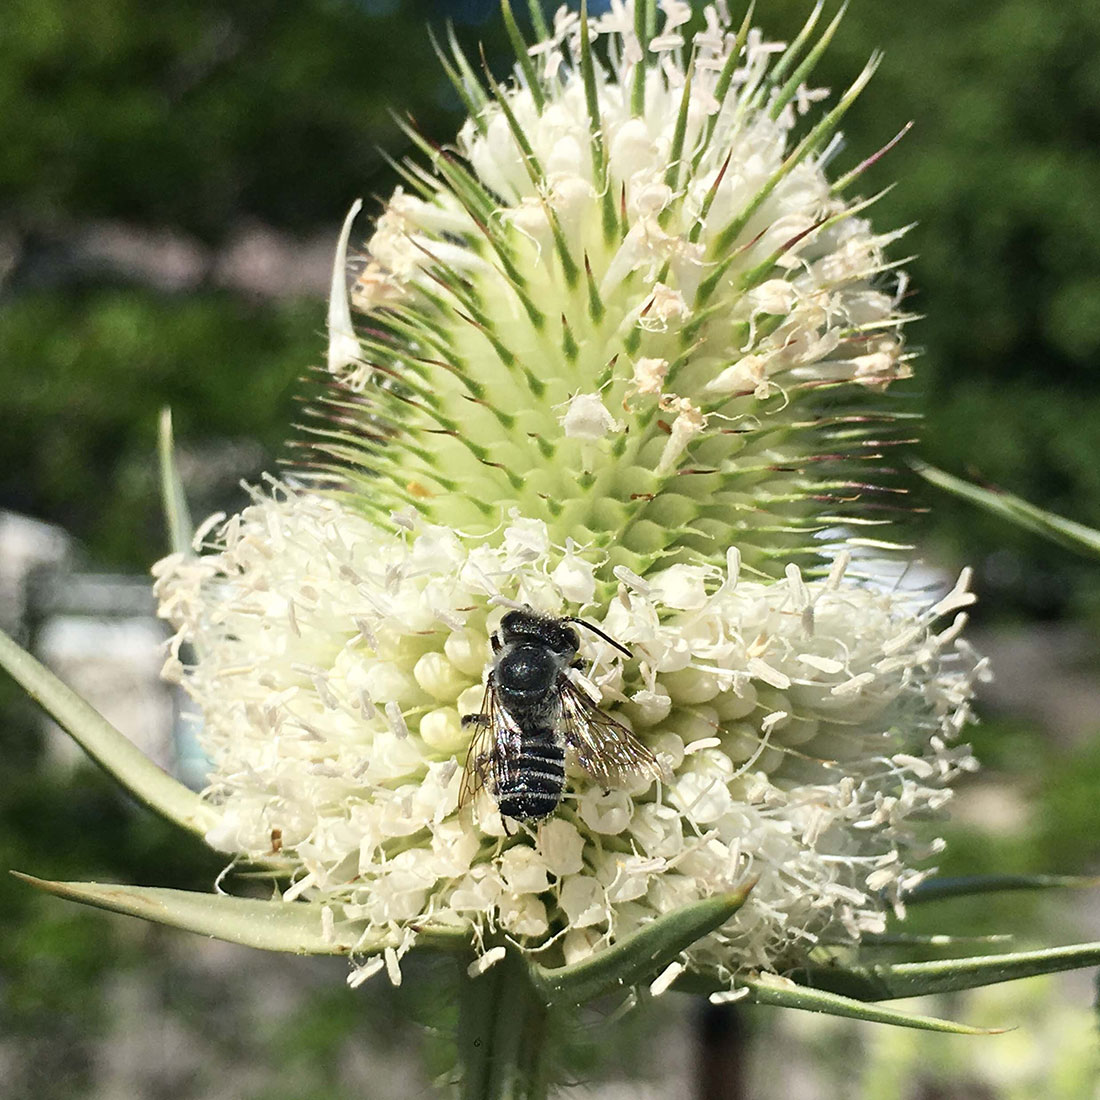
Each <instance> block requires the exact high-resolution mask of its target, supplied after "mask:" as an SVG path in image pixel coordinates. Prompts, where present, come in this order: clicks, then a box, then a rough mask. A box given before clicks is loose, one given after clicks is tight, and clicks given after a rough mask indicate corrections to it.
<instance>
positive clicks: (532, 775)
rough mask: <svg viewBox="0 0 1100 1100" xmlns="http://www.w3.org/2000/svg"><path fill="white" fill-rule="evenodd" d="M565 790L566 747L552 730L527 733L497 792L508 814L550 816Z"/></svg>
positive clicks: (526, 818) (524, 818)
mask: <svg viewBox="0 0 1100 1100" xmlns="http://www.w3.org/2000/svg"><path fill="white" fill-rule="evenodd" d="M564 789H565V749H564V747H563V746H562V744H561V742H560V740H559V739H558V738H557V737H556V736H555V735H554V732H553V731H552V730H549V729H536V730H532V731H531V732H529V733H524V734H523V736H522V737H521V738H520V743H519V749H518V751H517V752H516V755H515V756H514V757H513V758H512V759H511V760H510V761H509V767H508V769H507V772H506V774H505V775H504V777H503V778H502V779H501V782H500V784H499V785H498V787H497V790H496V791H495V794H496V800H497V806H498V807H499V809H500V812H501V813H502V814H503V815H504V816H505V817H512V818H515V819H516V820H518V821H538V820H539V819H541V818H544V817H549V816H550V814H552V813H553V812H554V811H555V810H556V809H557V808H558V803H559V802H561V796H562V791H563V790H564Z"/></svg>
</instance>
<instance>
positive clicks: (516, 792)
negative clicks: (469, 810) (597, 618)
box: [459, 608, 661, 821]
mask: <svg viewBox="0 0 1100 1100" xmlns="http://www.w3.org/2000/svg"><path fill="white" fill-rule="evenodd" d="M570 622H574V623H580V625H581V626H584V627H587V629H589V630H591V631H593V632H594V633H596V634H599V636H600V637H601V638H603V639H604V640H605V641H607V642H610V643H611V645H613V646H615V648H616V649H618V650H621V651H622V652H623V653H625V654H626V655H627V656H628V657H629V656H630V651H629V650H628V649H626V648H625V647H624V646H622V645H620V644H619V643H618V642H616V641H615V640H614V639H613V638H609V637H608V636H607V635H606V634H604V632H603V631H602V630H599V629H597V628H596V627H594V626H591V625H590V624H588V623H585V622H583V621H582V620H580V619H575V618H572V617H567V618H561V619H555V618H551V617H550V616H548V615H540V614H538V613H537V612H535V611H533V610H531V609H530V608H525V609H524V610H522V611H509V612H508V614H507V615H505V616H504V618H503V619H502V620H501V623H500V629H499V631H497V633H496V634H494V635H493V637H492V639H491V642H492V646H493V665H492V668H491V669H490V670H489V675H488V677H487V678H486V684H485V701H484V702H483V703H482V706H481V713H480V714H468V715H466V716H465V717H464V718H463V719H462V724H463V725H464V726H466V725H473V726H476V727H477V732H476V733H475V734H474V739H473V741H472V742H471V743H470V751H469V753H468V754H467V757H466V770H465V771H464V773H463V776H462V787H461V790H460V792H459V805H460V806H463V805H465V804H466V803H467V802H469V801H470V800H471V799H473V798H474V796H475V795H476V794H477V793H478V791H480V790H481V789H482V787H485V786H488V788H489V791H490V793H491V794H492V796H493V797H494V798H495V799H496V803H497V806H498V808H499V809H500V812H501V814H503V815H504V816H505V817H511V818H515V819H516V820H518V821H540V820H542V819H543V818H545V817H549V816H550V815H551V814H552V813H553V812H554V811H555V810H556V809H557V808H558V804H559V803H560V802H561V799H562V793H563V792H564V790H565V750H566V748H570V749H572V750H573V752H574V754H575V755H576V759H577V763H578V764H579V765H580V766H581V767H582V768H583V769H584V770H585V771H586V772H587V773H588V774H589V775H590V776H592V778H593V779H595V780H596V782H597V783H599V784H601V785H602V786H604V787H613V786H617V785H619V784H621V783H622V782H624V781H626V780H628V779H630V778H632V777H635V776H648V777H650V778H651V779H658V778H660V776H661V768H660V765H659V764H658V763H657V759H656V757H654V755H653V753H651V752H650V751H649V749H647V748H646V747H645V745H643V744H642V743H641V742H640V741H639V740H638V739H637V738H636V737H635V736H634V734H632V733H631V732H630V730H628V729H627V728H626V727H625V726H623V725H621V724H620V723H618V722H616V721H615V719H614V718H612V717H611V716H610V715H608V714H605V713H604V712H603V711H602V710H600V708H599V707H597V706H596V705H595V704H594V703H593V702H592V701H591V700H590V699H589V698H588V696H587V695H585V694H584V692H583V691H582V690H581V689H580V688H578V687H577V686H576V685H575V684H574V683H573V681H572V680H571V679H570V678H569V675H568V670H569V669H571V668H579V667H581V661H580V660H579V659H578V657H577V650H578V648H579V647H580V641H579V639H578V638H577V632H576V631H575V630H573V629H572V627H569V626H567V625H566V624H567V623H570Z"/></svg>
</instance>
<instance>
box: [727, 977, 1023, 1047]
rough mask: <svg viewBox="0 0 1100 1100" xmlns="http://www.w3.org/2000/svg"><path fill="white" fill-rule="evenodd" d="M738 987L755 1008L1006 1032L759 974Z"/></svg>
mask: <svg viewBox="0 0 1100 1100" xmlns="http://www.w3.org/2000/svg"><path fill="white" fill-rule="evenodd" d="M741 984H742V985H744V986H746V987H748V990H749V995H748V997H747V998H746V1000H748V1001H750V1002H752V1003H754V1004H761V1005H775V1006H777V1007H779V1008H799V1009H802V1010H803V1011H805V1012H823V1013H825V1014H826V1015H829V1016H847V1017H849V1018H850V1019H853V1020H866V1021H867V1022H868V1023H876V1024H894V1025H895V1026H896V1027H913V1028H919V1029H920V1030H922V1031H948V1032H953V1033H954V1034H956V1035H999V1034H1001V1033H1002V1032H1004V1031H1005V1030H1007V1029H1006V1028H983V1027H972V1026H970V1025H969V1024H959V1023H955V1022H954V1021H953V1020H941V1019H938V1018H936V1017H934V1016H918V1015H916V1014H915V1013H912V1012H905V1011H904V1010H902V1009H899V1008H889V1007H887V1006H885V1005H869V1004H865V1003H864V1002H863V1001H857V1000H853V999H852V998H851V997H843V996H841V995H840V994H838V993H830V992H827V991H826V990H823V989H807V988H806V987H805V986H801V985H794V984H793V983H791V982H789V981H786V980H785V979H783V978H780V977H777V976H775V975H769V974H761V975H760V977H759V978H752V979H748V980H743V981H742V983H741Z"/></svg>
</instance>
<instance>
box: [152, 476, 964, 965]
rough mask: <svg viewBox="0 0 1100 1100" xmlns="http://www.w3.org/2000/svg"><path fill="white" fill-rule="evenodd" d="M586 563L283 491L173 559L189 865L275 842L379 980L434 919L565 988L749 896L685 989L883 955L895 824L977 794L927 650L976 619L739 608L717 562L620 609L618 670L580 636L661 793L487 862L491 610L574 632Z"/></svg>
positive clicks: (906, 851) (498, 842) (596, 793)
mask: <svg viewBox="0 0 1100 1100" xmlns="http://www.w3.org/2000/svg"><path fill="white" fill-rule="evenodd" d="M582 560H584V559H583V558H582V555H581V553H580V551H578V549H577V547H575V546H572V545H571V546H570V547H568V548H564V547H563V548H558V547H555V546H553V545H552V544H551V543H550V541H549V539H548V536H547V532H546V529H545V526H544V525H543V524H542V523H541V521H538V520H531V519H525V518H523V517H516V518H515V519H514V520H513V521H512V522H511V525H510V526H509V527H508V528H507V529H506V530H505V531H504V532H502V533H501V535H499V536H498V537H496V538H490V537H480V536H478V537H472V538H471V537H460V536H457V535H455V534H454V533H453V532H451V531H450V530H447V529H442V528H438V527H433V526H430V525H426V524H423V523H419V522H418V523H416V524H414V525H413V529H408V528H405V527H402V528H401V529H399V530H398V531H397V532H396V533H391V532H387V531H383V530H381V529H379V528H378V527H376V526H375V525H373V524H372V523H371V522H370V521H369V520H367V519H365V518H363V517H361V516H359V515H357V514H356V513H355V512H354V511H352V510H350V509H349V508H348V507H347V506H346V505H344V504H342V503H341V502H340V501H338V500H336V499H332V498H329V497H326V496H322V495H318V494H316V493H312V492H300V491H296V490H293V489H291V488H288V487H285V486H283V487H279V488H278V489H277V490H276V491H275V492H274V493H273V494H272V495H270V496H263V495H260V494H257V496H256V499H255V501H254V503H253V504H252V505H251V506H250V507H248V508H246V509H245V511H244V512H243V513H242V514H241V515H239V516H236V517H234V518H233V519H231V520H230V521H228V522H227V523H225V524H224V525H223V526H222V528H221V530H220V532H219V533H218V535H217V539H216V542H215V543H214V546H213V552H211V553H207V554H206V555H205V556H203V557H200V558H198V559H194V558H187V557H183V556H179V555H176V556H173V557H170V558H167V559H165V560H164V561H163V562H162V563H160V565H159V566H158V569H157V574H158V582H157V591H158V595H159V597H160V601H161V609H162V613H163V614H164V615H165V616H167V617H170V618H171V619H172V620H173V621H174V623H175V624H176V626H177V628H178V634H177V636H176V643H175V645H174V646H173V657H172V660H173V661H175V660H176V659H177V655H178V653H179V652H180V645H181V644H182V643H183V642H185V641H186V642H188V643H190V644H191V645H192V646H193V651H194V652H195V653H196V654H197V655H198V656H197V658H196V659H195V661H194V663H193V665H191V666H190V667H189V668H187V669H186V671H185V675H184V684H185V687H186V688H187V690H188V691H189V692H190V693H191V695H192V696H193V697H194V699H195V701H196V702H197V704H198V706H199V709H200V710H201V713H202V717H203V723H202V727H201V736H202V739H203V744H204V746H205V748H206V750H207V752H208V753H209V755H210V757H211V759H212V761H213V767H214V770H213V774H212V777H211V782H210V787H209V790H208V791H207V792H206V797H207V798H208V799H209V801H210V802H211V803H212V804H213V805H214V806H216V807H217V808H218V810H219V812H220V814H221V822H220V824H219V825H218V826H217V827H216V828H215V829H214V830H213V831H212V832H211V833H210V835H209V837H208V839H209V841H210V842H211V843H212V844H214V845H215V846H216V847H218V848H219V849H222V850H224V851H227V852H231V853H234V854H243V855H245V856H248V857H251V858H254V859H256V860H261V861H262V860H265V859H270V858H271V857H272V855H273V850H272V846H273V839H272V838H273V837H274V836H278V837H280V844H281V853H280V858H282V859H284V860H288V861H289V866H290V868H291V869H292V871H293V874H292V879H291V882H290V883H289V885H288V886H287V888H286V890H285V892H284V897H288V898H289V897H297V898H300V899H303V900H304V901H306V902H309V903H312V904H316V905H322V906H325V907H326V908H327V909H328V910H329V911H331V912H332V913H334V914H335V918H336V919H337V920H339V921H351V922H352V923H353V924H358V925H359V926H360V927H361V928H362V930H363V932H364V933H369V932H370V931H372V930H374V929H377V928H378V927H380V926H385V927H389V928H399V929H403V930H404V932H405V935H406V938H405V940H404V941H403V942H404V944H405V946H404V948H403V949H402V951H398V952H397V955H396V956H395V959H394V960H392V962H393V966H396V958H397V957H399V955H400V954H401V953H402V952H403V950H406V949H407V948H408V946H411V945H412V944H414V943H415V941H416V935H417V932H416V930H417V928H418V927H419V926H420V925H422V924H423V923H424V922H425V921H426V920H428V919H432V918H434V919H439V918H440V916H441V915H444V914H449V917H448V919H450V920H452V921H456V922H459V923H460V924H461V925H463V926H465V927H468V928H469V929H470V930H471V934H475V935H477V936H479V937H488V936H490V935H491V934H492V933H493V932H494V931H495V930H501V931H504V932H506V933H508V934H509V935H511V936H513V937H517V938H518V939H519V940H520V941H521V942H522V943H524V944H525V945H528V946H532V947H535V946H540V945H543V944H557V945H558V946H557V947H551V949H550V950H551V951H553V950H557V951H561V952H562V955H561V958H562V959H563V961H564V960H566V959H568V960H572V961H577V960H578V959H580V958H583V957H585V956H586V955H588V954H590V953H591V952H593V951H598V950H600V949H601V947H602V946H604V945H606V944H607V943H609V942H613V941H614V940H616V939H618V938H620V937H621V936H623V935H624V934H626V933H628V932H629V931H631V930H632V929H635V928H638V927H640V926H641V925H643V924H644V923H646V922H647V921H649V920H652V919H653V918H654V917H656V916H658V915H660V914H662V913H666V912H669V911H670V910H672V909H673V908H676V907H678V906H682V905H685V904H687V903H689V902H691V901H693V900H698V899H700V898H703V897H707V896H710V895H712V894H714V893H717V892H721V891H724V890H728V889H731V888H734V887H737V886H739V885H744V884H745V883H747V882H749V881H752V880H756V885H755V887H754V889H753V890H752V892H751V894H750V895H749V899H748V901H747V903H746V904H745V906H744V907H743V908H742V909H741V910H740V912H739V913H738V914H737V916H736V917H735V918H734V920H733V921H732V922H730V924H728V925H727V926H725V927H724V928H722V929H720V930H719V931H718V932H717V933H715V934H714V935H712V936H710V937H708V938H707V939H705V940H703V941H700V942H699V943H697V944H696V945H695V946H694V947H693V948H692V949H691V951H690V952H689V955H688V958H687V960H686V961H687V962H688V963H689V964H690V965H691V966H693V967H695V968H703V969H708V970H710V971H712V972H718V973H721V974H726V975H730V974H732V973H734V972H736V971H740V970H744V969H746V968H751V967H777V966H781V965H783V964H784V963H785V962H787V961H789V960H791V959H794V958H797V957H799V952H802V951H804V950H805V949H807V948H808V947H809V946H811V945H813V944H815V943H819V942H829V943H849V942H852V941H854V940H856V939H858V937H859V936H860V934H861V933H862V932H864V931H867V930H875V929H880V928H881V927H882V925H883V920H884V916H885V914H886V912H888V911H889V910H890V908H891V907H893V906H896V905H898V904H899V903H900V895H901V892H902V890H903V889H904V888H906V887H908V886H911V885H912V884H914V883H915V882H916V881H918V880H919V878H920V877H921V875H922V873H923V872H921V871H920V870H918V869H916V868H915V866H914V864H913V845H914V843H915V840H914V837H915V831H914V825H915V822H917V821H918V820H922V819H924V818H927V817H928V816H929V815H930V814H931V813H933V812H934V811H937V810H939V809H940V808H941V806H942V804H943V802H944V800H945V798H946V796H947V795H948V794H949V790H948V788H947V784H948V783H949V782H950V780H951V779H952V778H953V777H954V776H955V775H956V774H957V773H958V772H959V770H960V769H968V768H970V767H971V766H972V761H971V759H970V757H969V755H968V753H967V752H966V750H965V749H960V748H955V747H953V744H954V741H955V738H956V735H957V733H958V731H959V729H960V727H961V725H962V723H963V722H964V721H965V719H966V717H967V714H968V700H969V696H970V689H971V684H972V681H973V678H974V676H975V674H976V672H978V671H980V668H981V666H980V665H976V664H975V661H974V659H973V658H972V657H971V656H970V655H969V651H968V650H967V649H966V648H965V647H961V648H960V646H961V643H958V642H957V641H956V635H957V633H958V631H957V628H956V627H949V628H948V629H947V630H940V628H939V626H938V625H937V623H936V622H935V621H934V620H935V619H936V618H937V616H940V615H950V614H953V613H955V612H957V611H958V609H959V608H960V607H962V606H964V605H965V604H966V603H967V602H969V599H970V596H969V594H968V593H967V592H966V591H965V580H964V583H963V584H962V585H960V587H959V588H957V589H956V590H955V591H954V592H953V593H952V594H950V595H949V597H947V598H945V599H944V600H942V601H940V603H939V604H938V605H936V606H935V607H934V608H931V609H929V608H922V607H920V606H919V605H917V604H915V603H914V602H913V601H912V598H911V597H907V596H903V595H899V594H896V593H889V592H883V591H880V590H878V589H877V588H875V587H873V586H871V585H868V584H863V583H858V582H856V581H854V580H848V579H846V578H845V577H844V576H843V570H842V565H843V563H840V564H838V566H837V568H835V569H834V571H833V575H832V577H831V578H830V579H826V580H814V579H809V578H803V577H802V576H801V574H800V573H799V571H798V570H797V569H796V568H791V569H789V570H788V575H787V578H786V579H785V580H783V581H781V582H771V581H760V580H746V579H744V578H739V577H738V575H737V556H736V554H731V556H730V567H729V568H718V567H714V566H673V567H671V568H669V569H667V570H663V571H658V572H656V573H654V574H652V575H651V576H650V577H649V578H648V580H647V581H646V582H644V584H645V586H646V588H647V592H646V593H644V594H643V593H642V592H640V591H639V590H638V589H637V588H628V587H627V586H626V585H625V584H621V585H620V586H619V587H618V590H617V594H616V595H615V597H614V598H613V599H612V600H611V601H610V603H609V605H608V606H607V607H606V608H605V609H604V610H603V611H601V612H598V613H594V614H593V615H592V619H591V621H592V622H593V623H594V624H596V625H599V626H600V627H601V629H603V630H604V631H606V632H607V633H608V634H609V635H610V636H611V637H613V638H615V639H617V640H620V641H621V642H623V643H624V644H626V645H628V646H629V647H630V649H631V651H632V653H633V659H632V660H630V661H627V660H626V659H625V658H623V657H622V656H621V655H620V654H618V653H617V652H616V651H615V650H613V649H612V648H611V647H609V646H607V645H606V643H605V642H603V641H602V640H601V639H599V638H598V637H597V636H595V635H592V634H590V633H589V632H582V656H583V657H584V658H585V660H586V662H588V665H587V667H586V669H585V672H586V675H587V676H588V677H589V678H590V680H591V681H592V682H593V684H594V685H595V686H596V689H597V690H598V692H599V693H600V695H601V697H602V705H603V707H604V708H605V709H607V711H608V712H609V713H610V714H612V715H613V716H615V717H617V718H618V719H619V720H620V721H622V722H624V723H626V724H628V725H629V726H630V727H631V728H632V729H633V730H634V731H635V733H636V734H637V736H638V737H640V738H641V739H642V740H643V741H644V742H645V743H646V744H647V745H649V746H650V747H651V748H652V749H653V751H654V752H656V753H657V754H658V757H659V759H660V760H661V762H662V764H663V765H664V766H665V768H666V769H667V771H666V779H665V780H664V781H662V782H660V783H650V784H648V785H640V787H641V788H642V789H638V788H635V789H633V790H622V789H616V790H611V791H605V790H603V789H602V788H600V787H599V786H597V785H595V784H594V783H593V782H592V781H591V780H589V779H587V778H586V777H585V775H584V773H582V772H580V771H576V770H573V769H572V768H571V769H570V780H569V786H568V789H567V792H566V794H565V797H564V800H563V803H562V805H561V806H560V808H559V810H558V812H557V813H556V814H555V815H554V816H552V817H551V818H549V819H547V820H545V821H544V822H542V823H540V824H538V825H536V826H534V827H520V828H518V831H517V830H516V829H515V828H513V830H512V832H511V835H509V833H508V832H506V831H505V830H504V828H502V823H501V820H500V816H499V814H498V813H497V811H496V809H495V806H494V805H493V803H492V800H491V798H489V797H487V796H486V797H484V798H482V799H481V800H480V801H479V802H478V803H477V804H476V805H475V806H474V807H473V808H472V810H471V809H466V810H460V809H459V807H458V786H459V780H460V771H461V767H462V764H463V763H464V760H465V751H466V746H467V744H468V741H469V737H470V734H469V731H464V730H463V729H462V728H461V726H460V723H459V717H460V715H462V714H465V713H470V712H472V711H476V710H477V708H478V706H479V705H480V700H481V693H482V690H483V689H482V681H483V676H484V673H485V670H486V667H487V665H488V662H489V655H490V650H489V644H488V635H489V632H490V631H491V630H492V629H493V628H494V624H495V623H496V622H497V621H498V620H499V618H500V615H501V613H502V610H503V609H502V608H501V607H500V606H496V605H494V602H493V601H492V600H491V599H490V598H489V597H490V596H497V597H503V598H505V599H506V600H508V601H519V602H522V603H529V604H531V605H533V606H534V607H536V608H537V609H539V610H541V611H544V612H546V613H548V614H552V615H560V614H565V613H572V612H573V611H574V606H573V604H572V602H571V599H570V596H571V595H574V594H575V586H576V573H577V571H578V563H579V562H580V561H582ZM589 569H590V570H593V569H594V572H596V573H600V572H601V571H605V570H606V569H607V564H606V563H604V565H603V566H597V567H593V566H592V565H589ZM937 631H939V632H938V633H937ZM563 933H567V935H566V939H565V941H561V940H560V937H561V935H562V934H563ZM589 933H593V934H591V935H589ZM540 957H542V958H547V957H551V958H552V955H550V956H547V955H545V954H544V955H543V956H540ZM391 970H392V967H391Z"/></svg>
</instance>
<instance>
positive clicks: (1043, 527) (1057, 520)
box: [910, 460, 1100, 556]
mask: <svg viewBox="0 0 1100 1100" xmlns="http://www.w3.org/2000/svg"><path fill="white" fill-rule="evenodd" d="M910 461H911V462H912V466H913V469H914V470H916V472H917V473H918V474H920V476H921V477H923V478H924V479H925V481H929V482H931V483H932V484H933V485H936V486H938V487H939V488H940V489H946V490H947V491H948V492H949V493H954V494H955V496H958V497H962V498H963V500H968V501H970V503H971V504H976V505H978V507H979V508H984V509H985V510H986V511H987V512H992V513H993V514H994V515H998V516H1001V517H1003V518H1004V519H1007V520H1008V521H1009V522H1011V523H1015V524H1016V525H1017V526H1018V527H1023V528H1024V529H1025V530H1027V531H1034V532H1035V533H1036V534H1037V535H1042V536H1043V537H1044V538H1047V539H1050V541H1051V542H1056V543H1058V544H1059V545H1060V546H1066V547H1069V549H1070V550H1077V551H1079V552H1080V553H1084V554H1090V555H1092V556H1097V555H1100V531H1097V530H1096V529H1095V528H1093V527H1086V526H1085V525H1084V524H1083V523H1075V522H1074V521H1073V520H1071V519H1065V518H1064V517H1062V516H1056V515H1055V514H1054V513H1053V512H1046V511H1044V510H1043V509H1042V508H1037V507H1036V506H1035V505H1034V504H1029V503H1028V502H1027V501H1026V500H1022V499H1021V498H1020V497H1017V496H1013V495H1012V494H1011V493H1006V492H1003V491H1002V490H1000V489H983V488H981V487H980V486H977V485H973V484H971V482H969V481H963V479H962V478H959V477H955V476H954V474H949V473H947V471H946V470H940V469H937V468H936V467H935V466H929V465H928V463H926V462H921V461H919V460H910Z"/></svg>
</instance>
